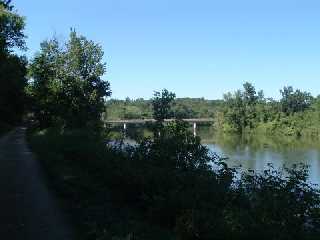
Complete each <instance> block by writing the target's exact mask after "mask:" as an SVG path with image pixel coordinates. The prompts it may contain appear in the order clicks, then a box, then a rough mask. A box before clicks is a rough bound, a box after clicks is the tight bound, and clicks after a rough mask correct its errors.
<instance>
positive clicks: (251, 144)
mask: <svg viewBox="0 0 320 240" xmlns="http://www.w3.org/2000/svg"><path fill="white" fill-rule="evenodd" d="M128 135H131V139H132V138H135V137H136V136H137V135H140V136H141V135H148V131H147V130H145V129H142V128H134V130H132V129H131V131H130V134H128ZM197 135H198V136H199V137H201V139H202V143H203V144H204V145H205V146H207V147H208V148H209V149H210V150H211V151H213V152H216V153H217V154H218V155H220V156H223V157H227V158H228V159H227V160H226V163H227V164H228V166H230V167H235V168H239V169H240V170H254V171H256V172H259V171H262V170H264V169H266V168H267V167H268V164H270V163H271V164H272V165H273V166H274V167H275V168H281V167H283V166H286V167H289V168H290V167H292V165H293V164H299V163H303V164H306V165H308V166H309V180H310V182H312V183H314V184H318V185H320V142H319V141H313V140H312V139H294V138H288V137H282V138H279V137H278V138H276V137H267V136H250V137H239V136H230V135H229V136H216V135H215V133H214V131H213V129H212V128H210V127H208V126H200V127H198V128H197Z"/></svg>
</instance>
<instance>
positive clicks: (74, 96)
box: [30, 30, 111, 128]
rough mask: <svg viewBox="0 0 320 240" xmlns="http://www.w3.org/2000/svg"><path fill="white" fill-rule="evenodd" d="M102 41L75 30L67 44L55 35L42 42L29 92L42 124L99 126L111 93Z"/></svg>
mask: <svg viewBox="0 0 320 240" xmlns="http://www.w3.org/2000/svg"><path fill="white" fill-rule="evenodd" d="M102 58H103V51H102V48H101V46H100V45H99V44H96V43H94V42H93V41H90V40H87V39H86V38H85V37H84V36H78V35H77V33H76V32H75V31H74V30H72V31H71V33H70V38H69V41H68V42H67V43H64V44H61V43H59V41H58V40H57V39H55V38H53V39H52V40H49V41H45V42H43V43H42V44H41V50H40V52H39V53H37V55H36V56H35V57H34V59H33V60H32V62H31V64H30V78H31V79H32V81H33V83H32V86H31V88H30V94H31V96H32V98H33V100H34V108H33V110H34V113H35V116H36V118H37V119H38V120H39V122H40V124H41V125H42V127H48V126H50V125H52V124H56V123H61V124H62V125H63V126H65V127H68V128H82V127H93V126H98V125H99V124H100V123H101V121H100V120H101V114H102V113H103V111H104V108H105V97H108V96H110V95H111V91H110V84H109V82H107V81H104V80H102V78H101V77H102V76H103V74H104V73H105V63H103V61H102Z"/></svg>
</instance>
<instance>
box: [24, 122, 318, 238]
mask: <svg viewBox="0 0 320 240" xmlns="http://www.w3.org/2000/svg"><path fill="white" fill-rule="evenodd" d="M29 143H30V145H31V147H32V149H33V151H34V152H35V153H36V154H37V156H38V158H39V159H40V160H41V161H42V163H43V164H44V167H45V169H46V170H47V171H48V175H49V179H50V181H51V182H52V183H53V185H54V186H55V188H56V190H57V193H58V194H59V196H60V198H61V199H63V201H64V202H65V206H66V209H67V210H68V211H70V213H71V215H72V216H74V220H75V222H76V225H77V227H78V229H79V231H80V233H81V236H82V237H83V239H183V240H186V239H258V238H259V239H268V240H272V239H288V240H289V239H318V236H319V229H320V225H319V224H320V212H319V211H320V209H319V203H320V202H319V201H320V198H319V192H318V191H317V190H316V189H315V188H314V187H313V186H310V185H309V184H308V183H307V174H308V171H307V169H306V168H305V167H296V168H293V169H283V171H276V170H274V169H273V168H272V166H270V168H269V170H266V171H265V172H263V173H259V174H258V173H254V172H249V173H243V174H242V176H241V177H237V178H235V177H234V175H235V172H234V170H233V169H230V168H228V167H227V165H226V164H224V163H223V162H221V161H220V160H219V159H216V158H215V157H213V156H211V155H210V154H209V152H208V150H207V149H206V148H205V147H203V146H202V145H201V144H200V139H199V138H194V137H193V136H192V134H190V133H189V132H188V131H187V126H186V125H185V124H184V123H183V122H176V123H174V124H170V125H169V126H167V127H165V128H164V129H163V130H162V133H161V136H160V137H156V138H155V139H154V140H151V139H144V140H142V141H141V142H140V143H139V144H138V145H136V146H123V145H121V144H120V145H107V144H106V142H105V141H104V140H103V138H101V137H100V136H96V135H93V134H91V133H88V132H85V131H84V130H77V131H75V130H72V131H71V130H69V131H60V130H57V129H47V130H42V131H39V130H37V129H33V130H29ZM237 175H239V174H237Z"/></svg>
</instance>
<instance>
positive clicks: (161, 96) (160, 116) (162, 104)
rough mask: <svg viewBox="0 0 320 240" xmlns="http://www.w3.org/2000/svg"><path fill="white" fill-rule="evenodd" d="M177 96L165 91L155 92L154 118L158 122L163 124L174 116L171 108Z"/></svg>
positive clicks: (153, 101)
mask: <svg viewBox="0 0 320 240" xmlns="http://www.w3.org/2000/svg"><path fill="white" fill-rule="evenodd" d="M175 97H176V95H175V94H174V93H172V92H169V91H168V90H167V89H163V90H162V92H155V93H154V97H153V99H152V106H153V117H154V119H155V120H156V121H158V122H161V123H162V122H163V121H164V120H165V119H166V118H170V117H172V116H173V113H172V111H171V107H172V105H173V102H174V100H175Z"/></svg>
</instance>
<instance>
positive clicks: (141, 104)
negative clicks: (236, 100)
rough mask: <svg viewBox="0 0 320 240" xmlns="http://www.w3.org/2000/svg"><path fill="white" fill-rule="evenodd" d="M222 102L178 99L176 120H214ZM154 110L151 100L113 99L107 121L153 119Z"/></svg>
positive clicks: (109, 101)
mask: <svg viewBox="0 0 320 240" xmlns="http://www.w3.org/2000/svg"><path fill="white" fill-rule="evenodd" d="M221 103H222V100H206V99H204V98H176V99H175V101H174V104H173V106H171V109H172V115H173V117H175V118H183V119H187V118H213V117H215V114H216V113H217V112H218V110H219V108H220V107H221V105H222V104H221ZM151 118H153V108H152V102H151V100H145V99H142V98H138V99H136V100H132V99H129V98H127V99H126V100H117V99H111V100H108V101H107V103H106V118H105V120H117V119H151Z"/></svg>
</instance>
